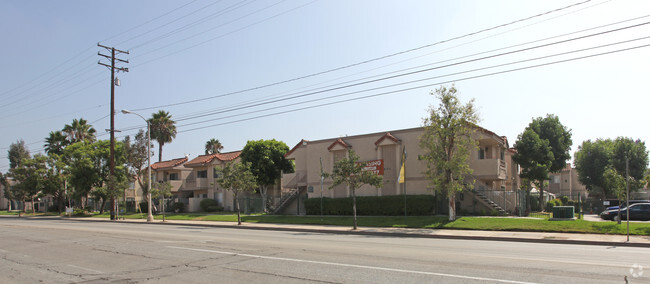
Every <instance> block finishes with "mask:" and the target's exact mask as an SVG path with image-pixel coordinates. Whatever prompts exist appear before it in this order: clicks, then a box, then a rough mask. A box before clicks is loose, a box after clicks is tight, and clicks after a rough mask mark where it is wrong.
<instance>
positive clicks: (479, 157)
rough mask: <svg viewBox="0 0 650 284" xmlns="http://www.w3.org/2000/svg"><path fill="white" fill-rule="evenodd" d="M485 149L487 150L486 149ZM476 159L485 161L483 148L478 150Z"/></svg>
mask: <svg viewBox="0 0 650 284" xmlns="http://www.w3.org/2000/svg"><path fill="white" fill-rule="evenodd" d="M486 149H487V148H486ZM478 159H479V160H483V159H485V150H484V149H483V148H479V149H478Z"/></svg>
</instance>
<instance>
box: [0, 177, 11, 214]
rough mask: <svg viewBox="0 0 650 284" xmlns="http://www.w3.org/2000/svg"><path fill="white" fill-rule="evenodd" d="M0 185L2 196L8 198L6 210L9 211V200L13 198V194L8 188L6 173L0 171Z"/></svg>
mask: <svg viewBox="0 0 650 284" xmlns="http://www.w3.org/2000/svg"><path fill="white" fill-rule="evenodd" d="M0 185H2V188H3V195H4V197H5V198H6V199H7V200H9V204H8V206H7V212H10V211H11V200H14V196H13V194H12V191H11V190H10V188H9V181H8V180H7V174H2V173H0Z"/></svg>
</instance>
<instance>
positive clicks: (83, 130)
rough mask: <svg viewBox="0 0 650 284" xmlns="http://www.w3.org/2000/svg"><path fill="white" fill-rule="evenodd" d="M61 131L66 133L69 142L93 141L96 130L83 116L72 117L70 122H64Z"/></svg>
mask: <svg viewBox="0 0 650 284" xmlns="http://www.w3.org/2000/svg"><path fill="white" fill-rule="evenodd" d="M62 131H63V133H65V134H66V135H67V137H68V141H69V142H70V144H72V143H76V142H81V141H88V142H94V141H95V132H97V131H96V130H95V128H93V127H92V125H90V124H88V121H87V120H85V119H83V118H79V119H76V118H75V119H73V120H72V124H66V125H65V126H64V127H63V130H62Z"/></svg>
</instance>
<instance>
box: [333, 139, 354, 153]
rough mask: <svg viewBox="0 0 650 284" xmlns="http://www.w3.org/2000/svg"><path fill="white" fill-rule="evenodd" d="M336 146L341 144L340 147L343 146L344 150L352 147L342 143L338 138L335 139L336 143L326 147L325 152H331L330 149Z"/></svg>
mask: <svg viewBox="0 0 650 284" xmlns="http://www.w3.org/2000/svg"><path fill="white" fill-rule="evenodd" d="M336 144H341V146H343V147H345V148H352V146H350V145H349V144H348V143H345V141H343V139H341V138H339V139H336V141H334V143H332V145H330V146H329V147H327V150H328V151H331V150H332V148H334V146H336Z"/></svg>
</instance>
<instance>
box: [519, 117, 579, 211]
mask: <svg viewBox="0 0 650 284" xmlns="http://www.w3.org/2000/svg"><path fill="white" fill-rule="evenodd" d="M572 143H573V142H572V141H571V130H570V129H568V128H566V127H565V126H564V125H562V123H560V119H559V118H558V117H557V116H555V115H552V114H548V115H547V116H546V117H538V118H535V119H533V121H532V122H531V123H530V124H528V126H527V127H526V129H524V132H523V133H521V134H519V136H517V141H516V142H515V150H517V153H516V154H515V155H514V156H513V160H514V161H515V162H516V163H518V164H519V165H520V166H521V167H522V173H521V174H520V176H521V177H522V178H528V179H530V180H533V181H536V183H537V185H538V186H539V193H540V194H539V202H540V203H539V204H544V181H545V180H548V174H549V173H551V172H558V171H560V170H562V169H563V168H565V167H566V161H567V160H568V159H569V158H571V154H570V153H569V151H570V150H571V145H572ZM542 210H544V208H543V206H542Z"/></svg>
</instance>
